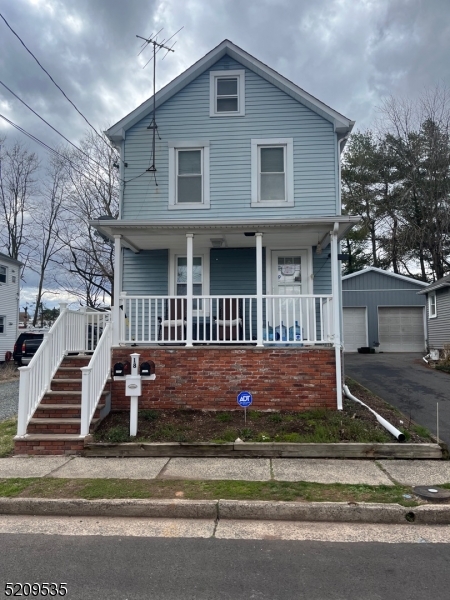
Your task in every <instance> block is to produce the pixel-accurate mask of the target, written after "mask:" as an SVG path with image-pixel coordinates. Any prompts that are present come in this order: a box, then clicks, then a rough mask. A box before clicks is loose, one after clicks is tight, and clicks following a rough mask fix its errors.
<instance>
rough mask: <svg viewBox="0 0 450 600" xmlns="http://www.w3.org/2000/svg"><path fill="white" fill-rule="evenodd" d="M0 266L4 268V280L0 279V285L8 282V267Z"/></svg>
mask: <svg viewBox="0 0 450 600" xmlns="http://www.w3.org/2000/svg"><path fill="white" fill-rule="evenodd" d="M0 267H3V269H5V281H0V285H7V283H8V267H7V266H6V265H0Z"/></svg>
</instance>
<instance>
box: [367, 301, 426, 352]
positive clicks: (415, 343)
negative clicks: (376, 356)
mask: <svg viewBox="0 0 450 600" xmlns="http://www.w3.org/2000/svg"><path fill="white" fill-rule="evenodd" d="M378 334H379V341H380V350H381V351H382V352H423V350H424V349H425V333H424V322H423V308H422V307H420V306H408V307H404V306H383V307H378Z"/></svg>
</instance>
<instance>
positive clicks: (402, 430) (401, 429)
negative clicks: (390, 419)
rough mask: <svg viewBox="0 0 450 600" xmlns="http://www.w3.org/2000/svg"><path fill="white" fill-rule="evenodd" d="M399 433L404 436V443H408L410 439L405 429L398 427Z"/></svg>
mask: <svg viewBox="0 0 450 600" xmlns="http://www.w3.org/2000/svg"><path fill="white" fill-rule="evenodd" d="M400 431H401V432H402V433H403V434H404V436H405V442H409V440H410V439H411V434H410V432H409V431H408V430H407V429H405V427H400Z"/></svg>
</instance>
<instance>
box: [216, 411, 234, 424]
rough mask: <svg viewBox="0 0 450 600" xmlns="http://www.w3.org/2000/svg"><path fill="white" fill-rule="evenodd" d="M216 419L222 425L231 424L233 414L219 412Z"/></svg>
mask: <svg viewBox="0 0 450 600" xmlns="http://www.w3.org/2000/svg"><path fill="white" fill-rule="evenodd" d="M216 419H217V420H218V421H220V422H221V423H229V422H230V421H231V414H230V413H229V412H219V413H217V415H216Z"/></svg>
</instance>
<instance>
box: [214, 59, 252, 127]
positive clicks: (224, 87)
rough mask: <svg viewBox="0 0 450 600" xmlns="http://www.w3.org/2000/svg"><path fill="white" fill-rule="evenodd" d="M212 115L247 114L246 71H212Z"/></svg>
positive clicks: (235, 115) (232, 115) (231, 115)
mask: <svg viewBox="0 0 450 600" xmlns="http://www.w3.org/2000/svg"><path fill="white" fill-rule="evenodd" d="M209 85H210V110H209V115H210V116H211V117H243V116H244V115H245V71H244V70H243V69H242V70H240V69H239V70H236V71H210V82H209Z"/></svg>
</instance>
